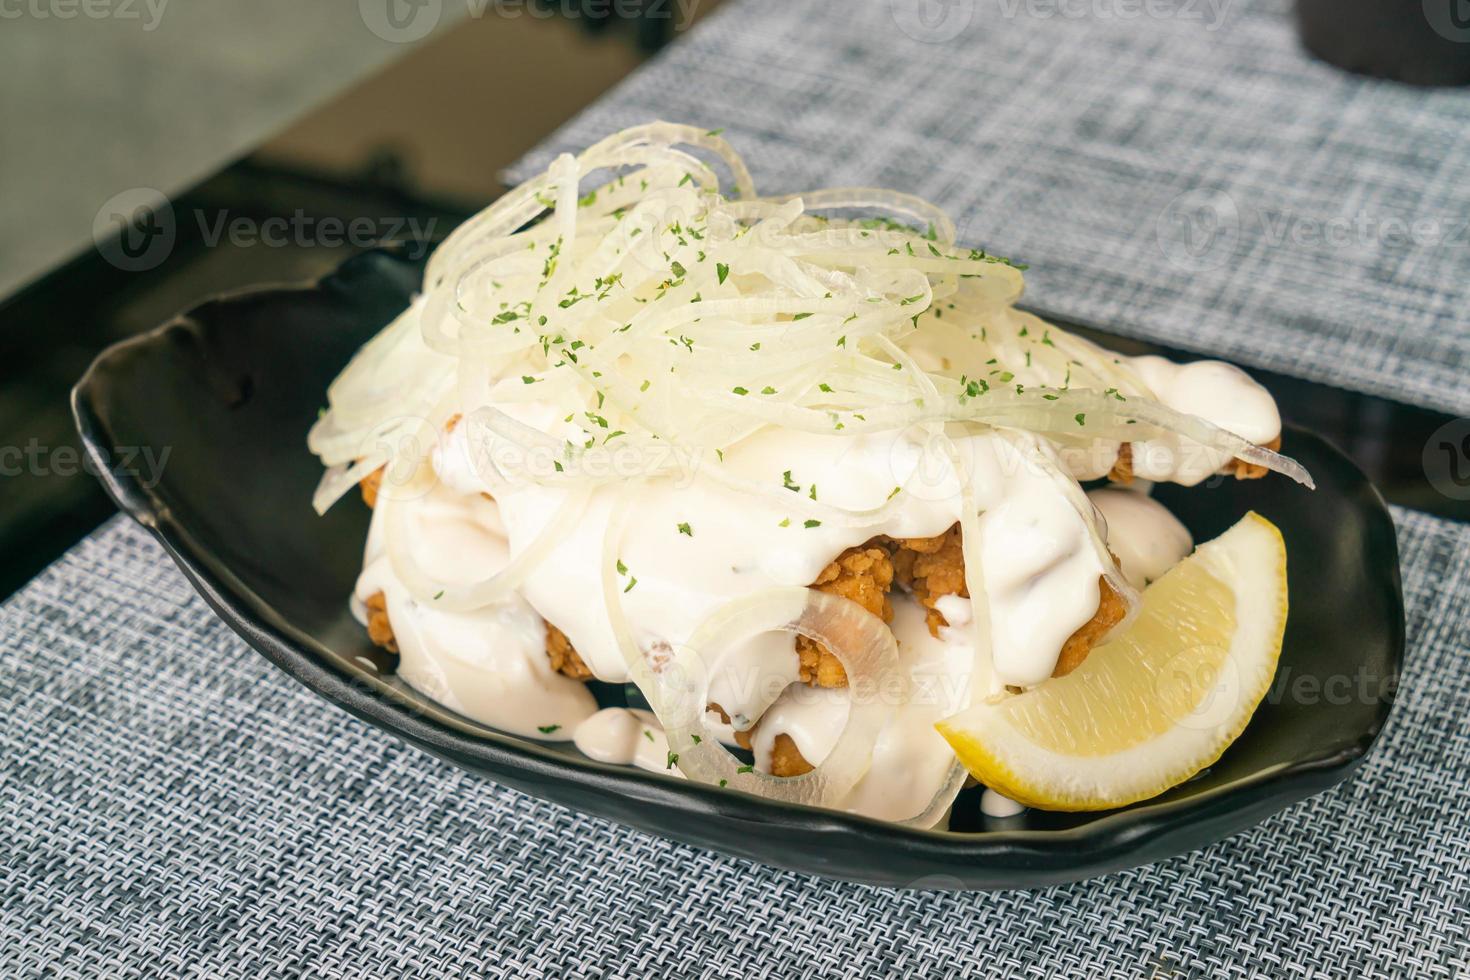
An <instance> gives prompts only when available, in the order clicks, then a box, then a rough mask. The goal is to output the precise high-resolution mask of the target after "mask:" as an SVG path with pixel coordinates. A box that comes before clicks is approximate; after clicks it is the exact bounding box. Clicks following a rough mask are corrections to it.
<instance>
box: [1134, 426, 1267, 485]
mask: <svg viewBox="0 0 1470 980" xmlns="http://www.w3.org/2000/svg"><path fill="white" fill-rule="evenodd" d="M1261 448H1262V449H1269V450H1271V451H1272V452H1273V453H1274V452H1279V451H1280V450H1281V437H1280V436H1277V437H1276V438H1275V439H1272V440H1271V441H1270V442H1268V443H1266V444H1265V445H1264V446H1262V447H1261ZM1226 471H1227V472H1229V473H1231V474H1233V475H1234V476H1235V478H1236V479H1237V480H1259V479H1260V478H1261V477H1263V476H1265V475H1266V474H1267V473H1268V472H1270V471H1269V470H1267V469H1266V467H1264V466H1258V465H1256V464H1255V463H1247V462H1246V461H1245V460H1243V459H1232V460H1231V461H1230V462H1229V463H1227V464H1226ZM1108 479H1109V480H1112V481H1113V482H1114V483H1122V484H1124V485H1127V484H1129V483H1132V482H1133V444H1132V443H1128V442H1125V443H1123V445H1121V446H1119V447H1118V458H1117V460H1116V461H1115V462H1114V463H1113V468H1112V470H1110V471H1109V472H1108Z"/></svg>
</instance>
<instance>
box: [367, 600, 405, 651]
mask: <svg viewBox="0 0 1470 980" xmlns="http://www.w3.org/2000/svg"><path fill="white" fill-rule="evenodd" d="M365 605H366V606H367V612H368V622H367V631H368V639H370V640H372V641H373V643H374V644H375V645H377V646H380V647H382V648H383V649H384V650H387V651H388V652H389V653H397V652H398V641H397V640H395V639H394V637H393V625H392V624H391V623H389V622H388V598H387V596H385V595H383V593H381V592H378V593H375V594H374V595H371V596H368V601H367V602H366V603H365Z"/></svg>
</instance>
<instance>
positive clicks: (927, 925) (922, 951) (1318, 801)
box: [0, 512, 1470, 980]
mask: <svg viewBox="0 0 1470 980" xmlns="http://www.w3.org/2000/svg"><path fill="white" fill-rule="evenodd" d="M1396 518H1397V520H1398V522H1399V533H1400V542H1401V545H1402V549H1403V559H1404V568H1405V582H1404V587H1405V592H1406V598H1407V600H1408V610H1409V648H1410V656H1409V663H1408V671H1407V675H1406V677H1405V682H1404V687H1403V690H1402V692H1401V696H1400V699H1399V704H1398V705H1397V707H1396V708H1395V711H1394V714H1393V717H1392V720H1391V721H1390V723H1389V727H1388V729H1387V731H1386V732H1385V734H1384V735H1383V737H1382V740H1381V741H1380V743H1379V745H1378V747H1377V749H1376V750H1375V752H1374V753H1373V755H1372V756H1371V757H1370V758H1369V760H1368V762H1366V763H1365V764H1364V766H1363V768H1362V769H1361V770H1360V771H1359V774H1358V775H1357V776H1356V778H1354V779H1353V780H1351V781H1350V782H1348V783H1347V784H1345V785H1343V786H1340V787H1338V788H1336V789H1333V790H1331V791H1329V792H1327V793H1324V794H1322V795H1320V796H1317V797H1314V798H1313V799H1311V800H1309V801H1307V802H1306V803H1303V804H1300V805H1298V806H1295V807H1292V808H1291V809H1289V810H1287V811H1285V812H1284V813H1281V814H1278V815H1276V816H1274V817H1271V818H1270V819H1268V820H1266V821H1264V822H1263V823H1261V824H1260V825H1259V826H1257V827H1255V828H1253V829H1252V830H1250V831H1248V832H1246V833H1243V834H1239V835H1237V836H1236V837H1233V838H1231V839H1229V840H1227V841H1224V842H1222V843H1220V844H1217V845H1215V846H1213V847H1209V848H1206V849H1204V850H1202V851H1198V852H1195V853H1192V854H1189V855H1186V856H1183V857H1179V858H1176V859H1173V860H1170V861H1165V862H1162V863H1160V864H1156V865H1153V866H1151V867H1147V868H1142V869H1138V870H1134V871H1129V872H1124V873H1121V874H1116V875H1112V876H1109V877H1106V878H1102V879H1097V880H1094V881H1090V882H1083V883H1080V884H1076V885H1070V886H1065V887H1058V888H1051V889H1048V890H1046V891H1041V892H1003V893H997V894H948V893H934V892H912V891H896V890H885V889H876V888H868V887H864V886H859V885H848V884H839V883H833V882H828V881H824V880H821V879H817V878H811V877H806V876H803V875H798V874H792V873H788V872H782V871H775V870H772V869H770V868H766V867H762V866H759V865H755V864H751V863H749V862H746V861H742V860H737V859H733V858H725V857H721V856H718V855H715V854H711V853H707V852H703V851H700V850H697V849H694V848H690V847H685V846H683V845H680V844H672V843H669V842H666V841H663V840H659V839H655V838H652V837H648V836H645V835H644V834H641V833H638V832H636V831H632V830H628V829H625V828H622V827H619V826H616V825H614V824H611V823H607V822H604V821H602V820H598V819H593V818H589V817H584V816H581V815H578V814H576V813H573V812H571V811H569V810H565V809H562V808H561V807H558V806H555V805H553V804H549V803H544V802H541V801H539V800H537V799H534V798H532V797H529V796H526V795H523V794H521V793H519V792H516V791H514V790H510V789H505V788H501V787H498V786H496V785H494V784H493V783H490V782H488V781H486V780H484V779H481V778H479V777H476V776H472V775H469V774H467V773H464V772H461V771H459V770H458V769H455V768H453V767H451V766H450V765H448V764H446V763H443V762H440V761H438V760H437V759H434V758H432V757H430V756H427V755H424V754H423V753H421V752H419V751H417V750H415V749H411V748H408V747H406V746H404V745H403V744H401V743H399V742H398V741H396V740H395V739H393V738H391V737H389V736H387V735H385V734H382V733H380V732H378V731H377V730H376V729H373V728H371V727H369V726H368V725H366V724H364V723H362V722H359V721H358V720H356V719H355V718H352V717H350V716H349V715H347V714H346V713H345V712H342V711H339V710H338V709H336V708H334V707H331V706H329V705H327V704H326V703H324V702H322V701H319V700H318V699H317V698H316V697H315V696H314V695H312V694H310V693H309V692H307V691H306V690H305V689H304V688H302V687H300V686H299V685H298V684H296V683H295V682H294V681H291V680H290V679H288V678H287V677H286V676H285V675H283V674H281V673H279V672H278V671H277V670H276V669H275V668H274V667H272V666H271V665H270V664H269V663H267V662H266V660H265V659H264V658H263V657H260V656H258V655H257V654H255V653H254V652H253V651H251V650H249V649H248V648H247V647H246V646H245V645H244V644H243V643H242V642H241V641H240V640H238V639H237V638H236V637H235V635H234V634H233V633H231V632H230V631H229V629H228V628H227V627H226V626H225V625H224V624H223V623H222V622H220V620H219V619H218V618H216V617H215V616H214V614H213V613H211V612H210V611H209V609H208V608H207V607H206V606H205V604H204V603H203V601H202V600H200V599H199V598H198V597H197V596H195V594H194V592H193V590H192V589H191V588H190V587H189V585H188V584H187V583H186V582H185V580H184V578H183V576H182V575H181V574H179V573H178V572H177V571H176V570H175V568H174V566H173V564H172V563H171V562H170V561H169V560H168V559H167V558H166V557H165V556H164V554H163V551H162V549H160V548H159V547H158V546H157V545H155V544H154V543H153V542H152V540H151V539H150V538H149V537H148V536H147V535H146V534H145V533H144V532H143V531H142V530H141V529H139V528H137V527H135V526H133V525H132V524H130V523H126V522H124V521H123V520H122V519H120V518H119V519H117V520H115V521H114V522H113V523H112V524H110V525H108V526H107V527H106V528H105V529H103V530H102V531H101V532H99V533H98V534H96V535H94V536H93V537H92V538H90V539H88V540H87V541H85V542H83V543H82V544H81V545H79V546H78V547H77V548H76V549H74V550H73V551H72V552H71V553H69V554H68V555H67V556H66V557H65V558H63V559H62V560H61V561H60V562H59V563H58V564H57V565H55V566H54V567H52V568H51V569H50V570H49V571H47V572H45V573H44V574H42V575H41V576H40V577H39V578H38V579H37V580H36V581H34V582H33V583H32V584H30V585H29V586H27V587H26V589H25V590H23V591H22V592H20V593H19V594H17V595H16V596H14V597H13V598H12V599H11V600H10V601H9V602H7V603H6V604H5V605H4V606H0V760H3V762H0V825H3V826H4V827H5V828H6V830H7V834H6V842H5V847H4V851H3V853H0V975H3V976H5V977H7V978H8V977H27V978H28V977H39V976H52V975H55V974H58V973H59V974H62V975H66V976H107V977H120V978H121V977H128V978H131V977H138V978H143V977H148V978H152V977H156V976H159V975H160V974H162V975H164V976H170V977H172V976H197V977H210V978H216V977H256V976H262V975H266V974H271V975H281V976H310V977H357V976H375V977H390V976H410V975H412V976H428V977H440V976H445V977H447V976H459V975H463V974H465V973H470V974H473V975H479V976H489V977H505V978H524V977H548V978H561V977H582V976H587V977H630V978H638V980H642V978H659V977H675V976H678V977H684V976H688V977H762V978H783V980H784V978H788V977H798V976H811V977H834V978H839V977H875V978H877V977H915V978H918V977H928V976H938V975H959V974H962V973H969V974H971V975H976V976H1011V975H1025V976H1037V977H1043V976H1044V977H1053V976H1056V977H1060V976H1077V977H1086V978H1089V980H1091V978H1094V977H1100V976H1110V975H1116V976H1146V977H1155V976H1157V977H1185V978H1196V977H1198V978H1205V977H1254V976H1272V977H1305V976H1322V977H1365V976H1388V977H1412V978H1415V980H1435V978H1443V980H1453V978H1456V977H1461V976H1465V975H1467V972H1470V924H1467V919H1466V910H1467V909H1470V821H1467V819H1466V814H1467V813H1470V786H1467V782H1466V779H1465V773H1466V772H1467V771H1470V728H1467V726H1466V724H1465V718H1466V716H1467V714H1470V649H1467V632H1470V607H1467V602H1466V600H1467V596H1470V528H1467V527H1465V526H1463V525H1457V524H1451V523H1447V522H1443V521H1440V520H1438V519H1435V518H1431V517H1427V516H1424V515H1421V514H1417V513H1410V512H1399V513H1397V514H1396Z"/></svg>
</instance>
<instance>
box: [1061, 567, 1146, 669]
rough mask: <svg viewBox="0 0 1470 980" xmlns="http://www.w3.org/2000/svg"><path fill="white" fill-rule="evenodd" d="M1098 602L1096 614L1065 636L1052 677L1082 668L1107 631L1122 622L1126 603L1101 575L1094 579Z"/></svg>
mask: <svg viewBox="0 0 1470 980" xmlns="http://www.w3.org/2000/svg"><path fill="white" fill-rule="evenodd" d="M1097 588H1098V601H1097V612H1096V613H1094V614H1093V616H1092V618H1091V619H1089V620H1088V621H1087V622H1085V623H1083V624H1082V625H1081V626H1079V627H1077V631H1076V632H1075V633H1073V634H1072V635H1071V636H1069V637H1067V642H1065V643H1063V644H1062V652H1061V653H1060V654H1059V655H1058V656H1057V666H1056V669H1055V670H1053V671H1052V672H1051V676H1053V677H1066V676H1067V675H1068V674H1070V673H1071V672H1072V671H1074V670H1076V669H1077V668H1078V667H1080V666H1081V665H1082V661H1084V660H1086V659H1087V655H1088V654H1089V653H1091V652H1092V648H1093V647H1095V646H1096V645H1097V644H1098V643H1099V642H1100V641H1101V640H1102V638H1103V637H1104V636H1107V635H1108V631H1109V630H1111V629H1112V628H1113V627H1114V626H1117V625H1118V624H1119V623H1121V622H1122V621H1123V617H1125V616H1127V615H1128V603H1126V602H1124V601H1123V596H1122V595H1120V594H1119V593H1118V590H1117V589H1115V588H1113V587H1112V586H1111V585H1109V584H1108V580H1107V579H1106V578H1104V577H1102V576H1101V575H1099V576H1098V579H1097Z"/></svg>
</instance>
